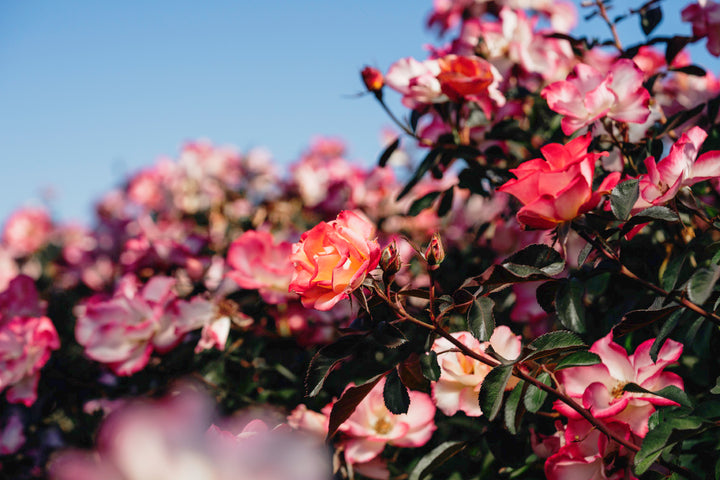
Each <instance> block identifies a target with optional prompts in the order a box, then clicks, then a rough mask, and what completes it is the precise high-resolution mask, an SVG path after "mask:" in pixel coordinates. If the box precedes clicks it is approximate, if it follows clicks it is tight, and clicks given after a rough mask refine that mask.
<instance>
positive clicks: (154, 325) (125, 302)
mask: <svg viewBox="0 0 720 480" xmlns="http://www.w3.org/2000/svg"><path fill="white" fill-rule="evenodd" d="M174 285H175V279H174V278H171V277H162V276H157V277H153V278H152V279H150V281H149V282H148V283H147V284H145V285H144V286H141V285H140V283H139V282H138V280H137V279H136V278H135V277H133V276H130V275H128V276H125V277H123V278H122V280H121V281H120V283H119V285H118V287H117V289H116V291H115V293H114V295H113V296H112V297H111V298H109V299H107V298H104V297H103V296H100V295H96V296H94V297H91V298H89V299H88V300H86V301H84V302H82V303H81V304H80V305H78V306H77V307H76V312H75V313H76V315H77V322H76V324H75V338H76V339H77V341H78V343H80V345H82V346H83V347H85V354H86V355H87V356H88V357H90V358H92V359H93V360H96V361H98V362H101V363H104V364H106V365H108V367H110V369H111V370H112V371H113V372H115V374H117V375H132V374H133V373H136V372H138V371H140V370H142V369H143V368H144V367H145V365H146V364H147V362H148V360H149V358H150V355H151V354H152V352H153V351H154V350H156V351H158V352H160V353H164V352H167V351H169V350H171V349H172V348H174V347H175V346H176V345H177V344H178V343H179V342H180V341H181V340H182V338H183V336H184V335H185V334H186V333H187V332H189V331H192V330H195V329H198V328H200V327H203V326H205V325H207V324H210V323H211V322H213V321H214V320H216V316H215V310H214V307H213V305H212V304H211V302H210V301H208V300H205V299H202V298H199V297H196V298H194V299H192V300H191V301H190V302H188V301H185V300H181V299H178V298H177V296H176V295H175V293H174V292H173V286H174ZM221 326H222V325H217V326H216V327H217V328H220V327H221ZM210 328H212V327H210ZM221 332H222V330H213V333H214V334H215V339H213V340H211V339H209V338H208V339H206V340H205V341H204V343H203V345H214V346H217V347H220V346H221V343H220V342H222V334H221ZM208 335H210V333H208ZM222 346H224V343H222Z"/></svg>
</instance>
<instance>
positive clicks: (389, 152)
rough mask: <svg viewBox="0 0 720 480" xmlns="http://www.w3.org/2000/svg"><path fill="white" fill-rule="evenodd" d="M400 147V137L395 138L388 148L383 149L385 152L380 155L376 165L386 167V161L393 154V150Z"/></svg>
mask: <svg viewBox="0 0 720 480" xmlns="http://www.w3.org/2000/svg"><path fill="white" fill-rule="evenodd" d="M399 146H400V137H397V138H396V139H395V141H393V142H392V143H391V144H390V145H388V147H387V148H386V149H385V151H384V152H383V153H382V155H380V160H378V165H379V166H380V167H385V165H387V162H388V160H390V157H391V156H392V154H393V153H395V150H397V148H398V147H399Z"/></svg>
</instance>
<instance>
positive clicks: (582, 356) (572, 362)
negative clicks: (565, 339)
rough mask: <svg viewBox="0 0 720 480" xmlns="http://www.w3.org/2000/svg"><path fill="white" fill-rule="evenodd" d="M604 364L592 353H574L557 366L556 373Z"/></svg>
mask: <svg viewBox="0 0 720 480" xmlns="http://www.w3.org/2000/svg"><path fill="white" fill-rule="evenodd" d="M600 362H602V360H600V357H599V356H598V355H597V354H595V353H592V352H574V353H571V354H570V355H568V356H567V357H563V359H562V360H560V361H559V362H558V363H557V365H556V366H555V371H558V370H562V369H563V368H569V367H587V366H590V365H596V364H598V363H600Z"/></svg>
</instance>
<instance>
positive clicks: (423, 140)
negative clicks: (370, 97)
mask: <svg viewBox="0 0 720 480" xmlns="http://www.w3.org/2000/svg"><path fill="white" fill-rule="evenodd" d="M377 99H378V102H379V103H380V106H381V107H382V108H383V110H385V113H387V114H388V116H389V117H390V120H392V121H393V122H395V125H397V126H398V127H399V128H400V129H401V130H402V131H403V132H405V133H406V134H408V135H410V136H411V137H413V138H414V139H415V140H417V141H418V142H420V143H421V144H422V145H425V146H427V147H432V146H433V143H432V142H431V141H430V140H428V139H426V138H421V137H418V136H417V134H415V132H413V131H412V130H410V129H409V128H408V127H407V126H406V125H405V124H404V123H402V122H401V121H400V120H399V119H398V118H397V117H396V116H395V114H394V113H393V112H392V110H390V108H389V107H388V106H387V105H386V104H385V101H384V100H383V99H382V98H380V97H377Z"/></svg>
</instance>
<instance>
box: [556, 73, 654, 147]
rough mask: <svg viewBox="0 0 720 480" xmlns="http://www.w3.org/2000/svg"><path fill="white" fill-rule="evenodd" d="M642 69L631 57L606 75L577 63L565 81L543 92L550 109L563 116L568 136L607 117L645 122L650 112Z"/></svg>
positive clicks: (621, 120) (648, 94)
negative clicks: (643, 83)
mask: <svg viewBox="0 0 720 480" xmlns="http://www.w3.org/2000/svg"><path fill="white" fill-rule="evenodd" d="M643 77H644V75H643V72H642V70H640V69H639V68H638V67H637V65H635V64H634V63H633V61H632V60H630V59H621V60H618V61H616V62H615V63H614V64H613V65H612V66H611V67H610V70H609V71H608V72H607V74H603V73H602V72H599V71H597V70H595V69H594V68H593V67H591V66H590V65H586V64H584V63H580V64H578V65H577V66H576V67H575V70H573V73H571V74H570V75H569V76H568V78H567V80H564V81H560V82H555V83H553V84H551V85H549V86H547V87H545V88H544V89H543V91H542V97H543V98H545V99H546V100H547V102H548V106H549V107H550V109H551V110H554V111H556V112H558V113H559V114H561V115H564V117H563V119H562V130H563V132H564V133H565V135H571V134H572V133H573V132H575V131H577V130H578V129H580V128H582V127H586V126H588V125H590V124H591V123H593V122H595V121H596V120H598V119H600V118H602V117H605V116H607V117H608V118H611V119H613V120H617V121H619V122H631V123H645V121H646V120H647V118H648V116H649V115H650V109H649V108H648V104H649V101H650V93H649V92H648V91H647V90H646V89H645V87H643V85H642V82H643Z"/></svg>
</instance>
